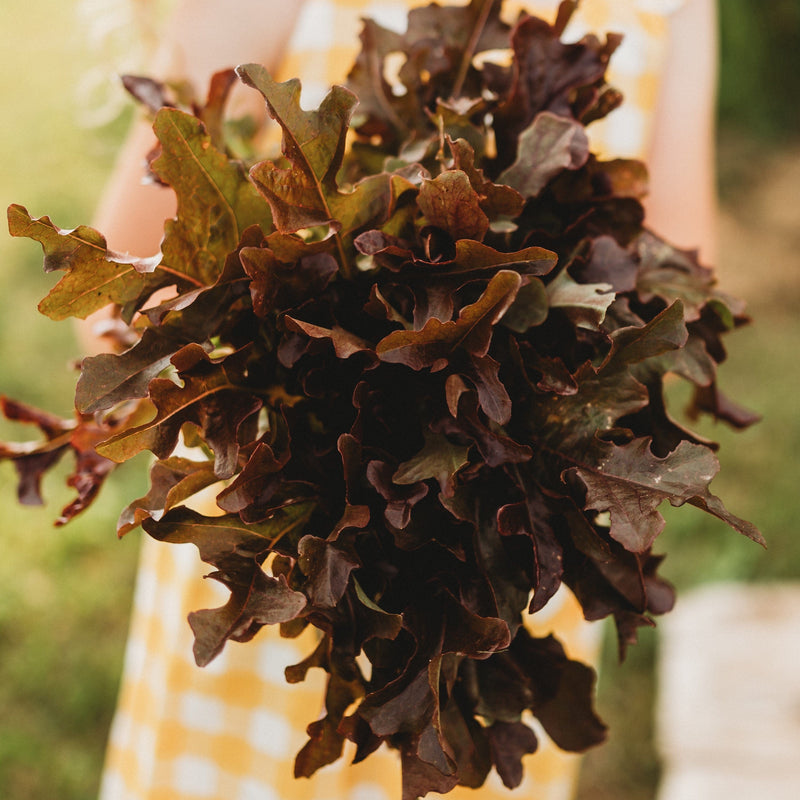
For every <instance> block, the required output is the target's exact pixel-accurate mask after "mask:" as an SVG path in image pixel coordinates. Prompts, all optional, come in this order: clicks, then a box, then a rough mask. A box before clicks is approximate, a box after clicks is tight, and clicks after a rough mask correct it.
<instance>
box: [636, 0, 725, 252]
mask: <svg viewBox="0 0 800 800" xmlns="http://www.w3.org/2000/svg"><path fill="white" fill-rule="evenodd" d="M716 24H717V21H716V4H715V2H714V0H687V2H686V4H685V5H684V7H683V8H681V9H679V10H678V11H677V12H676V13H675V15H674V17H673V18H672V22H671V30H670V37H669V40H670V45H669V47H670V49H669V52H668V56H667V59H666V68H665V71H664V77H663V81H662V85H661V92H660V96H659V102H658V106H657V109H656V114H655V120H654V137H653V139H654V140H653V145H652V149H651V152H650V154H649V157H648V166H649V169H650V185H651V192H650V195H649V197H648V198H647V201H646V203H645V206H646V208H647V220H648V225H649V226H651V227H652V228H653V229H654V230H656V231H658V233H659V234H660V235H662V236H664V237H665V238H666V239H668V240H669V241H670V242H672V243H673V244H675V245H677V246H679V247H683V248H691V249H694V248H698V249H699V250H700V258H701V260H702V261H704V262H705V263H714V261H715V260H716V253H717V242H716V234H717V230H716V208H717V202H716V181H715V169H714V164H715V157H714V148H715V141H714V140H715V99H716V79H717V45H716V42H717V36H716Z"/></svg>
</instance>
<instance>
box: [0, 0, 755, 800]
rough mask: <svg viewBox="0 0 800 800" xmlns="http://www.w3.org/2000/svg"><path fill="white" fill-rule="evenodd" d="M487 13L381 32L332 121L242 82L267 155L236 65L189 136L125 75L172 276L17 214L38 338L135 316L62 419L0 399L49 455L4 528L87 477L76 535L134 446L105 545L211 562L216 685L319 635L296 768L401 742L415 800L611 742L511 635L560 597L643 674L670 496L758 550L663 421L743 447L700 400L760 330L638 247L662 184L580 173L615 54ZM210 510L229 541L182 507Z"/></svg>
mask: <svg viewBox="0 0 800 800" xmlns="http://www.w3.org/2000/svg"><path fill="white" fill-rule="evenodd" d="M500 5H501V4H500V3H493V2H491V0H472V2H471V3H470V4H469V5H467V6H459V7H440V6H438V5H435V4H434V5H430V6H428V7H426V8H421V9H418V10H416V11H413V12H411V14H410V16H409V20H408V30H407V32H406V33H405V34H398V33H394V32H392V31H389V30H386V29H384V28H382V27H380V26H379V25H377V24H376V23H375V22H372V21H369V20H367V21H366V22H365V24H364V28H363V33H362V37H361V38H362V50H361V53H360V55H359V56H358V58H357V60H356V62H355V65H354V66H353V68H352V71H351V72H350V75H349V86H348V88H343V87H339V86H337V87H334V88H333V89H332V90H331V91H330V93H329V94H328V95H327V97H326V98H325V99H324V100H323V102H322V104H321V106H320V107H319V109H317V110H313V111H305V110H303V109H301V107H300V104H299V95H300V84H299V82H298V81H296V80H291V81H288V82H286V83H277V82H275V81H274V80H273V79H272V78H271V77H270V75H269V74H268V73H267V72H266V71H265V70H264V69H263V68H262V67H259V66H256V65H247V66H242V67H239V68H238V70H237V71H236V72H237V73H238V76H239V78H240V79H241V80H243V81H244V82H245V83H246V84H248V85H249V86H252V87H254V88H255V90H257V91H258V92H260V93H261V94H262V95H263V97H264V99H265V101H266V104H267V108H268V111H269V115H270V116H271V117H272V118H273V119H274V120H275V121H276V122H277V123H278V125H279V126H280V128H281V131H282V154H281V155H280V156H277V157H275V158H274V159H272V160H259V159H258V158H257V157H256V156H255V155H253V154H252V153H251V151H250V150H248V146H249V145H252V141H255V140H252V141H250V142H248V140H247V139H246V137H243V134H242V131H243V130H244V128H243V127H242V126H241V125H238V126H237V124H236V123H234V122H231V121H228V120H226V117H225V114H224V105H225V98H226V96H227V94H228V91H229V89H230V88H231V85H232V83H233V81H234V80H235V76H234V74H233V73H232V72H225V73H220V74H218V75H217V76H215V78H214V81H213V82H212V86H211V89H210V92H209V95H208V100H207V102H205V103H204V104H202V105H195V106H194V107H193V108H179V107H177V106H176V104H175V103H174V102H173V101H171V100H170V99H169V90H168V88H167V87H164V86H159V85H157V84H154V83H153V82H151V81H147V80H145V79H129V81H128V83H129V86H130V88H131V90H132V91H133V93H134V94H137V95H139V96H141V97H144V98H146V99H148V100H149V102H150V103H151V105H152V106H153V107H154V110H156V109H157V110H156V113H155V117H154V129H155V132H156V135H157V137H158V140H159V148H158V153H157V154H156V155H155V156H154V158H153V159H152V161H151V163H150V170H151V171H152V175H153V177H154V178H155V179H156V180H158V181H160V182H162V183H164V184H167V185H168V186H170V187H171V188H172V190H173V191H174V192H175V193H176V195H177V200H178V209H177V215H176V217H175V218H174V219H171V220H169V221H168V222H167V223H166V226H165V232H164V238H163V242H162V247H161V252H160V253H159V254H158V256H157V257H155V258H152V259H135V258H130V257H127V256H121V255H119V254H117V253H114V252H111V251H110V250H109V249H108V248H107V246H106V242H105V239H104V238H103V236H102V235H101V234H100V233H98V232H96V231H94V230H92V229H90V228H87V227H79V228H76V229H75V230H70V231H66V230H61V229H59V228H57V227H56V226H55V225H54V224H53V223H52V222H51V221H50V220H49V219H48V218H47V217H42V218H40V219H33V218H31V217H30V216H29V215H28V213H27V212H26V211H25V209H23V208H21V207H19V206H12V207H11V208H10V209H9V225H10V230H11V233H12V235H14V236H27V237H29V238H32V239H34V240H36V241H38V242H39V243H40V244H41V246H42V248H43V250H44V253H45V269H46V270H48V271H50V270H62V271H63V272H64V275H63V277H62V278H61V280H60V281H59V282H58V284H57V285H56V286H55V287H54V288H53V289H52V291H51V292H50V293H49V295H48V296H47V297H46V298H45V299H44V300H43V301H42V303H41V305H40V310H41V311H42V312H43V313H45V314H46V315H48V316H49V317H51V318H53V319H63V318H66V317H69V316H74V317H79V318H85V317H86V316H88V315H90V314H92V313H93V312H95V311H97V310H99V309H101V308H104V307H106V306H112V307H113V308H114V309H116V311H117V314H118V318H119V320H120V321H121V324H120V325H119V326H118V330H117V339H116V352H113V353H105V354H102V355H97V356H94V357H90V358H87V359H85V360H84V361H83V364H82V365H81V373H80V378H79V380H78V383H77V391H76V408H77V412H76V416H75V419H70V420H62V419H58V418H56V417H54V416H53V415H50V414H47V413H45V412H42V411H39V410H36V409H33V408H31V407H29V406H26V405H24V404H21V403H18V402H14V401H11V400H8V399H6V400H4V401H3V410H4V412H5V414H6V416H8V417H10V418H12V419H15V420H19V421H22V422H29V423H32V424H34V425H36V426H38V428H39V429H40V430H41V432H42V434H43V439H42V441H40V442H34V443H29V444H26V445H4V446H3V447H2V450H0V455H2V456H3V457H5V458H10V459H12V460H13V461H14V463H15V464H16V467H17V469H18V473H19V478H20V480H19V494H20V499H21V500H22V501H23V502H36V501H39V499H40V495H39V484H40V481H41V477H42V475H43V474H44V473H45V472H46V471H47V470H48V469H50V468H51V467H52V466H53V465H54V464H55V463H56V462H57V461H58V460H59V459H60V458H61V457H62V456H63V455H64V454H65V453H67V452H68V451H71V452H72V453H73V454H74V455H75V458H76V468H75V471H74V473H73V474H72V475H71V476H70V477H69V483H70V484H71V485H72V486H73V487H74V488H75V490H76V498H75V500H74V501H73V502H72V503H71V504H70V505H69V506H68V507H67V508H65V509H64V511H63V513H62V515H61V518H60V519H59V523H63V522H66V521H68V520H69V519H70V518H72V517H73V516H75V515H76V514H77V513H79V512H80V511H82V510H83V509H84V508H86V507H87V506H88V505H89V504H90V503H91V501H92V499H93V498H94V497H95V495H96V493H97V492H98V490H99V488H100V487H101V485H102V483H103V481H104V480H105V478H106V477H107V475H108V474H109V473H110V472H111V471H112V469H113V467H114V465H115V464H116V463H119V462H124V461H126V460H128V459H130V458H131V457H133V456H134V455H136V454H137V453H139V452H140V451H142V450H150V451H151V452H152V453H153V454H154V455H155V457H156V460H155V461H154V462H153V463H152V467H151V469H150V488H149V491H148V492H147V494H146V495H145V496H144V497H141V498H139V499H136V500H134V501H133V502H132V503H131V504H130V505H129V506H128V507H127V508H126V509H125V510H124V511H123V512H122V515H121V517H120V521H119V533H120V535H122V534H125V533H127V532H128V531H131V530H133V529H134V528H136V527H138V526H141V527H142V528H144V530H145V531H146V532H147V533H148V534H150V536H152V537H154V538H155V539H157V540H159V541H163V542H192V543H194V544H195V545H196V546H197V548H198V550H199V553H200V557H201V558H202V559H203V561H205V562H207V563H208V564H210V565H211V566H212V567H214V569H215V571H214V572H213V573H212V574H211V576H210V577H212V578H214V579H215V580H217V581H219V582H221V583H222V584H224V585H225V586H226V587H227V588H228V589H229V590H230V598H229V600H228V602H227V603H226V604H225V605H224V606H222V607H221V608H215V609H204V610H199V611H195V612H194V613H192V614H191V615H190V618H189V623H190V625H191V627H192V629H193V631H194V635H195V644H194V654H195V658H196V660H197V663H198V664H200V665H204V664H207V663H208V662H209V661H211V660H212V659H213V658H214V657H215V656H216V655H217V654H218V653H219V652H220V651H221V650H222V648H223V646H224V645H225V643H226V641H227V640H228V639H233V640H236V641H245V640H248V639H250V638H251V637H253V636H255V635H256V633H257V632H258V630H259V629H260V628H261V627H262V626H263V625H267V624H279V625H280V626H281V632H282V634H283V635H285V636H295V635H297V634H299V633H300V631H302V630H303V629H304V628H305V627H306V626H309V625H311V626H314V627H315V628H317V629H318V631H319V640H318V642H319V643H318V646H317V647H316V649H315V650H314V651H313V652H312V653H310V654H309V655H308V657H307V658H306V659H305V660H304V661H302V662H301V663H299V664H296V665H295V666H293V667H290V668H289V669H288V670H287V675H286V677H287V680H289V681H290V682H296V681H302V680H303V679H304V678H305V675H306V673H307V671H308V670H309V669H310V668H312V667H317V668H321V669H323V670H325V671H326V672H327V673H328V679H327V688H326V690H325V697H324V705H325V710H326V713H325V716H324V717H323V718H321V719H318V720H316V721H314V722H312V723H311V724H310V725H309V727H308V733H309V741H308V743H307V744H306V745H305V747H304V748H303V749H302V750H301V752H300V753H299V754H298V756H297V759H296V765H295V772H296V774H297V775H298V776H305V775H310V774H312V773H313V772H314V771H315V770H317V769H318V768H319V767H321V766H323V765H324V764H327V763H330V762H332V761H335V760H336V759H337V758H338V757H339V756H340V754H341V752H342V747H343V743H344V741H345V740H346V739H349V740H351V741H352V742H354V743H355V745H356V755H355V759H356V760H357V761H358V760H361V759H364V758H366V757H367V756H368V755H369V754H370V753H371V752H372V751H374V750H375V749H376V748H378V747H379V746H380V745H381V744H382V743H386V744H387V745H389V746H391V747H394V748H396V749H397V750H398V751H399V753H400V757H401V759H402V771H403V797H404V798H405V799H406V800H411V798H416V797H418V796H419V795H424V794H425V793H427V792H428V791H431V790H435V791H438V792H447V791H448V790H450V789H451V788H452V787H454V786H455V785H457V784H461V785H466V786H470V787H479V786H481V785H482V783H483V781H484V779H485V778H486V776H487V774H488V772H489V771H490V770H491V769H492V768H494V769H496V770H497V772H498V773H499V775H500V777H501V778H502V780H503V782H504V783H505V784H506V785H507V786H509V787H513V786H516V785H517V784H519V782H520V780H521V778H522V763H521V758H522V756H523V754H525V753H530V752H533V751H534V750H535V749H536V746H537V741H536V736H535V734H534V732H533V730H532V729H531V727H529V725H528V724H527V722H526V719H527V717H526V716H525V715H526V713H527V712H532V714H533V716H535V717H536V718H537V719H538V720H539V722H540V723H541V725H542V726H543V728H544V730H546V731H547V733H548V734H549V736H550V737H551V738H552V739H553V740H554V741H555V742H556V743H557V744H558V745H559V746H560V747H562V748H565V749H568V750H582V749H585V748H587V747H589V746H591V745H594V744H596V743H598V742H600V741H601V740H602V739H603V738H604V735H605V726H604V725H603V724H602V722H601V721H600V720H599V719H598V718H597V716H596V715H595V713H594V711H593V708H592V693H593V684H594V675H593V672H592V670H591V669H590V668H589V667H587V666H585V665H583V664H581V663H578V662H576V661H573V660H570V659H569V658H568V657H567V656H566V655H565V652H564V650H563V648H562V646H561V645H560V644H559V642H558V641H557V640H556V639H555V638H553V637H551V636H549V637H545V638H537V637H534V636H533V635H531V634H530V633H529V632H528V630H527V629H526V627H525V625H524V618H525V615H526V614H536V613H537V612H538V611H540V610H541V609H542V608H544V607H545V606H546V605H547V603H548V601H549V600H550V599H551V598H552V597H553V595H554V593H555V592H556V591H557V590H558V588H559V586H560V585H561V584H562V583H563V584H566V585H567V586H568V587H569V588H570V589H571V590H572V592H574V594H575V595H576V596H577V598H578V600H579V602H580V604H581V606H582V608H583V612H584V614H585V616H586V617H587V618H588V619H591V620H595V619H600V618H603V617H608V616H613V618H614V620H615V622H616V626H617V630H618V632H619V642H620V650H621V652H624V649H625V647H626V645H628V644H629V643H631V642H633V641H635V638H636V630H637V627H638V626H640V625H643V624H652V622H651V619H650V616H649V615H651V614H660V613H663V612H666V611H668V610H669V608H670V607H671V605H672V602H673V591H672V589H671V587H670V586H669V584H668V583H666V582H665V581H664V580H662V579H661V578H660V577H659V576H658V574H657V568H658V565H659V563H660V561H661V557H660V556H657V555H654V554H653V553H652V550H651V548H652V546H653V543H654V541H655V539H656V537H657V536H658V534H659V532H660V531H661V530H662V527H663V524H664V520H663V518H662V517H661V515H660V514H659V512H658V510H657V509H658V506H659V505H660V504H661V502H662V501H664V500H667V501H669V502H670V503H671V504H672V505H675V506H680V505H683V504H684V503H689V504H691V505H694V506H697V507H699V508H701V509H703V510H704V511H707V512H708V513H710V514H713V515H714V516H716V517H719V518H720V519H722V520H724V521H725V522H727V523H728V524H729V525H730V526H732V527H733V528H734V529H736V530H737V531H739V532H741V533H743V534H745V535H746V536H749V537H750V538H752V539H754V540H756V541H761V537H760V534H759V533H758V531H757V530H755V528H753V526H751V525H750V524H749V523H747V522H745V521H743V520H740V519H738V518H737V517H735V516H733V515H732V514H730V513H729V512H728V511H727V510H726V509H725V507H724V506H723V505H722V503H721V502H720V500H719V499H718V498H717V497H715V496H714V495H713V494H711V492H710V491H709V483H710V481H711V479H712V478H713V476H714V475H715V474H716V472H717V470H718V467H719V465H718V462H717V460H716V458H715V455H714V452H713V451H714V448H715V446H714V445H713V444H712V443H710V442H708V441H705V440H701V439H700V438H698V437H697V436H696V435H694V434H693V433H691V432H690V431H688V430H686V429H685V428H683V427H681V426H680V425H679V424H678V423H677V422H675V421H674V420H673V419H672V418H671V417H670V415H669V413H668V411H667V409H666V407H665V398H664V392H663V387H664V382H665V379H666V378H667V376H668V375H674V376H679V377H680V378H683V379H685V380H687V381H689V382H691V383H692V384H693V385H694V387H695V391H694V400H693V411H694V412H708V413H711V414H714V415H716V416H717V417H719V418H722V419H724V420H726V421H728V422H729V423H731V424H733V425H734V426H737V427H738V426H743V425H746V424H748V423H749V422H751V421H752V418H751V417H750V416H749V415H748V414H747V413H746V412H744V411H742V410H740V409H738V408H737V407H736V406H735V405H734V404H732V403H731V402H729V401H728V400H726V399H725V398H724V396H723V395H722V394H721V393H720V391H719V389H718V388H717V382H716V367H717V364H718V363H719V362H721V361H722V360H723V359H724V357H725V351H724V349H723V345H722V342H721V336H722V334H723V333H725V331H727V330H729V329H731V328H732V327H734V326H736V325H738V324H740V323H742V322H743V321H744V319H745V318H744V316H743V312H742V308H741V307H740V305H739V304H738V303H736V302H734V301H732V300H731V299H730V298H728V297H726V296H725V295H723V294H721V293H720V292H718V291H717V289H716V288H715V284H714V280H713V277H712V274H711V272H710V271H709V270H708V269H706V268H705V267H703V266H700V265H699V264H698V262H697V260H696V258H695V256H694V254H693V253H690V252H683V251H680V250H677V249H675V248H674V247H672V246H670V245H669V244H668V243H667V242H665V241H663V240H662V239H660V238H659V237H658V236H657V235H656V234H654V233H653V232H651V231H649V230H648V229H647V228H646V227H644V224H643V211H642V206H641V204H640V200H641V198H642V196H643V195H644V193H645V191H646V173H645V169H644V167H643V165H642V164H640V163H638V162H635V161H630V160H611V161H604V160H601V159H599V158H597V157H596V156H595V155H593V154H592V153H591V152H590V151H589V145H588V140H587V136H586V132H585V126H586V125H588V124H589V123H591V122H592V121H593V120H596V119H598V118H600V117H603V116H604V115H605V114H607V113H608V112H609V111H611V110H612V109H613V108H614V107H615V106H617V105H618V104H619V102H620V100H621V98H620V95H619V93H618V92H616V91H615V90H614V89H612V88H611V87H609V86H608V85H607V84H606V82H605V79H604V73H605V70H606V66H607V63H608V60H609V57H610V56H611V54H612V52H613V51H614V49H615V47H616V46H617V44H618V42H619V38H618V37H616V36H613V35H611V36H608V38H607V39H606V40H605V41H604V42H602V41H600V40H598V39H597V38H595V37H593V36H587V37H585V38H584V39H583V40H581V41H580V42H577V43H574V44H564V43H562V42H561V41H560V35H561V33H562V31H563V28H564V25H565V24H566V22H567V20H568V18H569V15H570V9H571V8H572V6H573V5H574V4H572V3H563V4H562V6H561V8H560V11H559V15H558V18H557V21H556V23H555V24H554V25H552V26H551V25H549V24H547V23H545V22H543V21H542V20H540V19H537V18H535V17H531V16H522V17H521V18H520V19H519V20H518V21H517V22H516V24H515V25H513V26H510V25H508V24H506V23H505V22H504V21H503V20H502V19H501V17H500ZM498 51H502V53H501V55H504V56H509V57H508V58H507V59H504V58H497V54H498ZM398 57H399V59H398ZM390 63H394V64H399V71H397V72H396V76H395V78H394V79H393V82H392V81H391V80H390V77H389V73H390V70H389V69H388V67H387V64H390ZM159 106H163V107H161V108H158V107H159ZM236 148H238V150H237V149H236ZM165 290H167V293H166V294H165ZM165 298H166V299H165ZM179 442H182V444H183V445H184V447H182V448H181V449H180V451H176V448H177V446H178V443H179ZM178 452H180V454H178ZM210 486H214V487H215V488H216V492H217V494H216V504H217V506H218V509H216V510H215V511H214V513H213V514H206V513H201V512H200V511H198V510H194V509H192V508H190V507H189V506H188V505H187V504H186V502H187V501H188V500H189V499H190V498H191V497H192V496H193V495H195V494H196V493H197V492H198V491H200V490H202V489H206V488H207V487H210ZM364 657H366V661H365V660H364ZM367 662H368V666H367Z"/></svg>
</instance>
